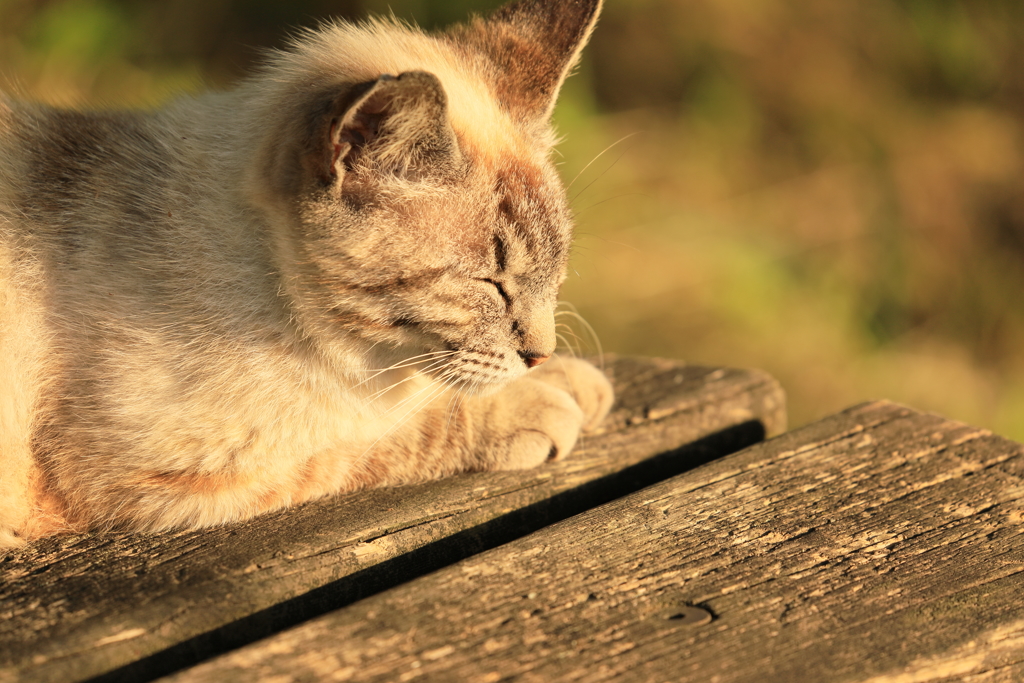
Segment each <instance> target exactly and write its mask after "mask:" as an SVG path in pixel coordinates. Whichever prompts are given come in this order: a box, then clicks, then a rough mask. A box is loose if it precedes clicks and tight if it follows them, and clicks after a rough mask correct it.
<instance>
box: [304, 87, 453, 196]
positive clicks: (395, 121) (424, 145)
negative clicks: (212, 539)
mask: <svg viewBox="0 0 1024 683" xmlns="http://www.w3.org/2000/svg"><path fill="white" fill-rule="evenodd" d="M311 128H312V131H311V132H312V135H311V136H310V139H309V140H308V143H307V145H306V149H305V150H304V154H303V165H304V166H305V171H306V173H307V174H308V176H309V177H310V178H311V179H313V180H314V182H316V183H318V184H319V185H320V186H322V187H325V188H328V187H335V188H337V189H339V190H340V189H341V186H342V185H343V184H344V183H345V181H346V176H347V175H348V174H349V173H351V172H352V171H353V170H354V169H355V168H356V167H357V166H359V167H361V168H362V169H363V170H364V171H366V172H367V173H369V174H371V175H372V174H387V175H402V176H406V177H410V176H415V175H417V174H420V173H421V172H422V170H423V169H425V168H432V167H443V166H445V165H446V164H445V162H447V164H448V165H450V163H451V161H452V158H453V157H456V156H457V155H458V148H457V145H456V142H455V136H454V133H453V132H452V130H451V126H450V124H449V120H448V98H447V96H446V95H445V92H444V88H443V87H442V85H441V82H440V81H439V80H438V79H437V77H436V76H434V75H433V74H430V73H427V72H423V71H409V72H405V73H402V74H400V75H398V76H392V75H389V74H385V75H383V76H381V77H380V78H378V79H377V80H376V81H371V82H369V83H361V84H357V85H355V86H352V87H351V88H349V89H348V90H347V91H345V92H344V93H341V94H339V95H337V96H336V97H335V98H334V99H333V100H332V101H331V102H330V105H329V106H328V107H327V110H326V111H323V110H321V111H320V112H319V114H318V115H317V116H315V120H314V121H313V122H312V126H311ZM439 157H444V158H443V159H441V158H439Z"/></svg>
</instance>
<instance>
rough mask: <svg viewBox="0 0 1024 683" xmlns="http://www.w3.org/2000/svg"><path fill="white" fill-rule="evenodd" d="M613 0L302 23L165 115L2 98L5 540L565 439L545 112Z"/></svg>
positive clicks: (596, 385) (246, 512)
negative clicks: (462, 19)
mask: <svg viewBox="0 0 1024 683" xmlns="http://www.w3.org/2000/svg"><path fill="white" fill-rule="evenodd" d="M599 6H600V0H519V1H518V2H515V3H513V4H510V5H507V6H505V7H504V8H502V9H499V10H498V11H497V12H495V13H494V14H492V15H491V16H489V17H487V18H483V19H481V18H478V19H475V20H473V21H471V22H470V23H467V24H465V25H462V26H457V27H455V28H453V29H450V30H448V31H446V32H443V33H439V34H434V35H430V34H426V33H424V32H422V31H420V30H418V29H416V28H413V27H409V26H405V25H402V24H399V23H397V22H394V21H382V20H374V21H370V22H368V23H365V24H362V25H351V24H344V23H339V24H334V25H329V26H326V27H323V28H321V29H319V30H316V31H311V32H309V33H307V34H304V35H302V36H300V37H299V38H298V39H297V40H296V41H295V43H294V45H292V47H291V48H290V49H288V50H286V51H284V52H281V53H279V54H276V55H274V56H273V57H272V58H271V59H270V60H269V62H268V64H266V65H265V67H263V68H262V70H261V71H260V72H259V73H257V74H256V75H254V76H253V77H251V78H249V79H248V80H247V81H245V82H243V83H242V84H240V85H239V86H238V87H237V88H235V89H234V90H231V91H228V92H223V93H213V94H208V95H205V96H202V97H199V98H195V99H185V100H181V101H178V102H175V103H173V104H171V105H169V106H167V107H166V108H164V109H162V110H159V111H156V112H150V113H141V112H121V111H113V112H78V111H66V110H58V109H52V108H48V107H44V106H40V105H34V104H27V103H22V102H18V101H15V100H12V99H9V98H4V97H3V96H0V545H15V544H18V543H22V542H24V541H26V540H31V539H33V538H37V537H39V536H43V535H46V534H51V533H57V532H62V531H74V530H86V529H94V528H128V529H139V530H156V529H164V528H171V527H201V526H205V525H213V524H221V523H225V522H228V521H231V520H238V519H244V518H248V517H251V516H253V515H256V514H259V513H261V512H263V511H266V510H270V509H275V508H280V507H283V506H287V505H292V504H295V503H297V502H301V501H304V500H309V499H311V498H315V497H318V496H323V495H326V494H329V493H332V492H338V491H349V490H355V489H359V488H364V487H368V486H380V485H394V484H401V483H405V482H413V481H421V480H426V479H431V478H436V477H442V476H446V475H450V474H453V473H457V472H464V471H482V470H495V469H516V468H524V467H532V466H536V465H539V464H541V463H543V462H545V461H546V460H548V459H550V458H553V457H563V456H565V455H566V454H567V453H568V452H569V451H570V450H571V449H572V447H573V445H574V443H575V442H576V439H577V437H578V434H579V433H580V431H581V429H586V428H589V427H593V426H595V425H596V424H597V423H598V422H599V421H600V420H601V418H602V417H603V416H604V414H605V413H606V412H607V411H608V409H609V407H610V404H611V401H612V392H611V388H610V385H609V384H608V382H607V380H606V379H605V378H604V377H603V376H602V375H601V373H600V372H599V371H598V370H596V369H595V368H594V367H592V366H590V365H588V364H587V363H584V362H582V361H577V360H572V359H559V358H557V357H556V358H554V359H553V360H551V362H549V363H547V364H546V365H543V366H541V367H535V368H534V369H530V368H531V367H532V366H536V365H538V364H539V363H540V362H542V361H543V360H545V359H546V358H547V357H549V356H551V355H552V354H553V351H554V346H555V332H554V320H553V314H554V307H555V300H556V294H557V291H558V288H559V285H560V284H561V281H562V279H563V278H564V273H565V267H566V260H567V258H568V251H569V246H570V239H571V223H570V215H569V212H568V210H567V207H566V202H565V198H564V191H563V188H562V187H561V185H560V183H559V181H558V178H557V177H556V174H555V172H554V171H553V169H552V166H551V164H550V162H549V153H550V151H551V147H552V145H553V142H554V140H553V136H552V132H551V129H550V126H549V122H548V119H549V116H550V113H551V108H552V106H553V103H554V98H555V95H556V94H557V92H558V89H559V87H560V85H561V83H562V81H563V80H564V78H565V77H566V75H567V74H568V73H569V71H570V70H571V68H572V67H573V65H574V63H575V61H576V59H577V56H578V54H579V51H580V49H581V48H582V47H583V44H584V43H585V42H586V39H587V37H588V36H589V34H590V32H591V30H592V28H593V26H594V23H595V21H596V17H597V14H598V11H599V9H600V7H599Z"/></svg>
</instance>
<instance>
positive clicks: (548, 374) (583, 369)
mask: <svg viewBox="0 0 1024 683" xmlns="http://www.w3.org/2000/svg"><path fill="white" fill-rule="evenodd" d="M528 376H529V377H532V378H534V379H538V380H541V381H542V382H547V383H548V384H551V385H553V386H556V387H558V388H559V389H561V390H562V391H564V392H566V393H568V394H569V395H570V396H572V397H573V400H574V401H576V404H577V405H578V406H579V407H580V409H581V410H582V411H583V431H590V430H592V429H596V428H597V426H598V425H599V424H601V420H603V419H604V418H605V416H606V415H607V414H608V411H609V410H611V407H612V403H613V402H614V400H615V391H614V390H613V389H612V383H611V382H609V381H608V378H607V377H605V375H604V373H603V372H601V371H600V370H598V369H597V368H595V367H594V366H593V365H591V364H590V363H588V362H587V361H585V360H580V359H579V358H562V357H561V356H555V357H554V358H552V359H551V360H550V361H549V362H547V363H545V364H544V365H542V366H541V367H539V368H537V369H535V370H533V371H531V372H530V374H529V375H528Z"/></svg>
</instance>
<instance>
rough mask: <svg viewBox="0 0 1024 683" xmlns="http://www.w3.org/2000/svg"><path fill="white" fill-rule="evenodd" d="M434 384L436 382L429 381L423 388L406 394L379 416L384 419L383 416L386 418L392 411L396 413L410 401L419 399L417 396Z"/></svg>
mask: <svg viewBox="0 0 1024 683" xmlns="http://www.w3.org/2000/svg"><path fill="white" fill-rule="evenodd" d="M433 384H434V383H428V384H427V385H426V386H424V387H423V388H421V389H419V390H417V391H415V392H413V393H412V394H410V395H409V396H406V397H405V398H403V399H402V400H400V401H398V402H397V403H395V404H394V405H393V406H391V407H390V408H388V409H387V410H385V411H384V412H383V413H381V414H380V415H379V416H378V417H379V418H380V419H383V418H386V417H388V416H389V415H391V414H392V413H394V412H396V411H398V410H401V409H402V408H404V407H405V406H407V405H408V404H409V403H411V402H413V401H415V400H416V399H417V398H418V397H419V396H420V395H421V394H422V393H423V392H424V391H426V390H427V389H429V388H431V387H432V386H433Z"/></svg>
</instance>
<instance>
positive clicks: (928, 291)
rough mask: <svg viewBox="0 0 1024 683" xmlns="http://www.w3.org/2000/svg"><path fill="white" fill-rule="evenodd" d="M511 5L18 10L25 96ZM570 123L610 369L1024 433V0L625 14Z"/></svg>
mask: <svg viewBox="0 0 1024 683" xmlns="http://www.w3.org/2000/svg"><path fill="white" fill-rule="evenodd" d="M498 4H500V3H499V2H496V1H494V0H390V1H385V0H331V1H328V0H291V1H288V2H285V1H283V0H279V1H276V2H270V1H266V0H162V1H161V2H152V1H145V2H143V1H139V0H39V1H35V2H32V1H29V0H0V87H3V89H5V90H7V91H8V92H11V91H13V92H15V93H18V95H19V96H22V97H30V98H33V99H38V100H42V101H46V102H50V103H55V104H61V105H75V106H108V105H118V106H121V105H129V106H141V107H151V106H157V105H159V104H160V102H162V101H165V100H166V99H167V98H169V97H171V96H173V95H174V94H175V93H178V92H181V91H185V92H195V91H198V90H200V89H202V88H205V87H215V88H222V87H227V86H228V85H229V84H230V83H231V81H232V80H233V79H236V78H238V77H239V76H241V75H243V74H245V73H246V72H247V71H249V70H250V69H251V68H252V65H253V62H254V61H256V60H258V59H259V58H260V54H261V51H262V50H264V49H265V48H267V47H273V46H281V45H282V44H283V43H284V41H285V39H286V37H287V36H288V35H289V32H290V31H292V30H294V29H295V28H297V27H302V26H310V25H313V24H315V23H316V22H317V21H318V20H320V19H323V18H326V17H329V16H340V17H359V16H364V15H365V14H366V13H368V12H375V13H386V12H388V11H389V9H390V10H393V11H394V13H395V15H396V16H399V17H402V18H405V19H410V20H413V21H416V22H417V23H419V24H421V25H423V26H426V27H438V26H441V25H444V24H446V23H448V22H452V21H457V20H460V19H462V18H464V17H465V16H466V15H467V14H468V13H469V12H472V11H478V12H483V11H487V10H489V9H491V8H493V7H495V6H497V5H498ZM555 118H556V124H557V126H558V128H559V130H560V132H561V133H562V135H564V137H565V141H564V143H563V144H562V145H561V146H560V148H559V152H560V159H559V161H560V163H561V169H562V171H563V173H564V176H565V178H566V180H567V182H568V181H570V180H572V179H574V178H576V176H577V174H580V175H579V177H578V178H576V180H575V181H574V182H573V184H572V187H571V188H570V196H572V198H573V206H574V208H575V210H576V212H577V214H578V239H577V248H576V252H575V255H574V258H573V262H572V269H571V276H570V279H569V281H568V283H567V284H566V287H565V290H564V292H563V295H564V298H565V299H567V300H569V301H572V302H573V303H575V304H576V305H577V307H578V308H579V310H580V312H581V313H582V314H583V315H584V316H585V317H586V318H587V319H588V320H589V321H590V322H591V323H592V324H593V326H594V328H595V329H596V330H597V334H598V335H599V337H600V340H601V342H602V343H603V346H604V348H605V349H606V350H612V351H617V352H620V353H630V354H644V355H658V356H668V357H675V358H683V359H686V360H689V361H692V362H702V363H715V364H725V365H733V366H753V367H760V368H763V369H765V370H768V371H769V372H771V373H772V374H774V375H775V376H776V377H777V378H778V379H779V380H781V381H782V383H783V385H784V386H785V387H786V389H787V391H788V393H789V397H790V416H791V422H792V424H794V425H798V424H801V423H804V422H806V421H808V420H811V419H814V418H817V417H820V416H822V415H825V414H827V413H830V412H833V411H835V410H838V409H840V408H842V407H845V406H847V405H850V404H852V403H855V402H857V401H860V400H864V399H868V398H883V397H884V398H891V399H894V400H897V401H902V402H906V403H909V404H911V405H914V406H916V407H918V408H922V409H926V410H934V411H938V412H941V413H944V414H946V415H948V416H951V417H955V418H959V419H962V420H965V421H969V422H972V423H975V424H978V425H981V426H984V427H988V428H991V429H993V430H995V431H997V432H1000V433H1003V434H1005V435H1007V436H1011V437H1014V438H1017V439H1022V440H1024V296H1022V291H1024V3H1022V2H1020V0H987V1H986V2H959V1H956V0H827V1H823V0H607V7H606V10H605V14H604V17H603V19H602V21H601V24H600V25H599V28H598V31H597V33H596V35H595V38H594V40H593V42H592V44H591V46H590V48H589V49H588V52H587V53H586V57H585V59H584V62H583V64H582V65H581V68H580V70H579V73H578V74H577V75H576V76H575V77H574V78H573V79H571V80H570V82H569V83H568V85H567V87H566V90H565V92H564V94H563V97H562V100H561V102H560V105H559V108H558V110H557V112H556V115H555ZM613 144H614V146H612V147H611V149H608V150H607V151H606V152H605V153H604V154H603V155H601V156H600V157H599V158H597V160H596V161H594V162H593V163H592V164H591V163H590V162H591V161H592V160H594V158H595V156H597V155H598V154H599V153H601V152H602V151H603V150H605V149H606V148H608V147H609V146H611V145H613ZM588 164H590V165H589V166H588ZM581 171H582V173H581Z"/></svg>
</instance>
